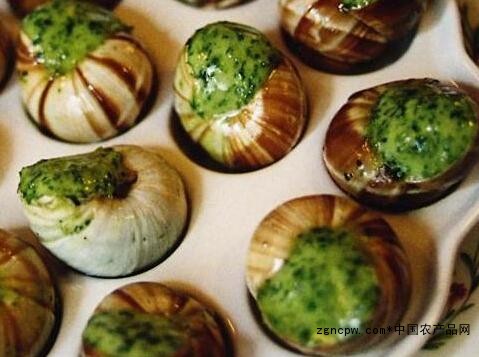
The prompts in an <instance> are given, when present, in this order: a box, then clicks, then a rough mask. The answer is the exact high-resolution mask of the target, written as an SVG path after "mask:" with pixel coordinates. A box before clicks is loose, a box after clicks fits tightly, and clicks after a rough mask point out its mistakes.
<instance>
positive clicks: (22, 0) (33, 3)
mask: <svg viewBox="0 0 479 357" xmlns="http://www.w3.org/2000/svg"><path fill="white" fill-rule="evenodd" d="M49 1H51V0H8V3H9V4H10V6H11V7H12V9H13V10H14V11H15V12H16V13H17V14H18V15H19V16H22V17H23V16H25V15H26V14H29V13H30V12H32V11H33V10H35V8H37V7H38V6H40V5H43V4H46V3H47V2H49ZM85 1H90V2H92V3H95V4H98V5H101V6H104V7H107V8H110V9H111V8H114V7H115V6H116V5H117V4H118V3H119V2H120V0H85Z"/></svg>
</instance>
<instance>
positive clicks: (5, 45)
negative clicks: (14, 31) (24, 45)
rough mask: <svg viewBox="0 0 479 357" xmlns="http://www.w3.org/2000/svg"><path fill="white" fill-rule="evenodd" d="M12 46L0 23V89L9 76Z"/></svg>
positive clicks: (12, 54)
mask: <svg viewBox="0 0 479 357" xmlns="http://www.w3.org/2000/svg"><path fill="white" fill-rule="evenodd" d="M13 57H14V53H13V48H12V42H11V40H10V37H9V34H8V33H7V31H6V29H5V28H4V26H3V25H1V24H0V90H1V89H2V88H3V86H4V85H5V82H6V81H7V79H8V77H9V72H10V70H11V67H12V64H13Z"/></svg>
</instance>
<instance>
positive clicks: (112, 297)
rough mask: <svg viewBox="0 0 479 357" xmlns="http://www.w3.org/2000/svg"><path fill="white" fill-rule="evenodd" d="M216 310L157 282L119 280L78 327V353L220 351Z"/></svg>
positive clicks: (209, 356)
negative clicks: (120, 283)
mask: <svg viewBox="0 0 479 357" xmlns="http://www.w3.org/2000/svg"><path fill="white" fill-rule="evenodd" d="M217 320H218V316H217V315H216V313H214V312H212V311H210V310H209V309H208V308H206V307H205V306H204V305H203V304H202V303H200V302H199V301H197V300H195V299H194V298H192V297H190V296H188V295H185V294H183V293H180V292H177V291H175V290H173V289H171V288H168V287H166V286H165V285H162V284H159V283H149V282H139V283H134V284H130V285H126V286H123V287H121V288H119V289H117V290H115V291H113V292H112V293H111V294H109V295H108V296H107V297H105V298H104V299H103V300H102V302H101V303H100V304H99V305H98V307H97V308H96V310H95V312H94V313H93V316H92V317H91V318H90V320H89V321H88V324H87V326H86V328H85V330H84V331H83V344H82V355H83V356H92V357H93V356H116V357H122V356H165V357H166V356H190V357H223V356H224V357H226V344H225V341H224V339H223V338H224V334H225V333H226V331H222V329H221V327H220V325H219V324H218V321H217Z"/></svg>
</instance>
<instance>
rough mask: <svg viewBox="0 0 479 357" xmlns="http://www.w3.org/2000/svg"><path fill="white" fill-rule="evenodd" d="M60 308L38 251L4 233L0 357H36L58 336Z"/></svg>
mask: <svg viewBox="0 0 479 357" xmlns="http://www.w3.org/2000/svg"><path fill="white" fill-rule="evenodd" d="M58 305H59V302H58V296H57V295H56V292H55V288H54V284H53V281H52V279H51V277H50V274H49V272H48V269H47V268H46V266H45V264H44V263H43V261H42V259H41V258H40V256H39V255H38V253H37V252H36V251H35V249H34V248H33V247H32V246H31V245H30V244H27V243H25V242H23V241H22V240H19V239H17V238H15V237H13V236H12V235H10V234H9V233H7V232H5V231H2V230H0V320H1V322H2V323H0V355H1V356H5V357H17V356H18V357H20V356H26V357H35V356H39V355H40V354H41V353H45V352H46V349H47V348H48V344H49V343H50V340H51V339H52V338H53V335H54V334H55V331H54V330H55V328H56V327H57V323H58V321H57V320H58V318H57V317H56V313H57V312H58V311H57V307H58Z"/></svg>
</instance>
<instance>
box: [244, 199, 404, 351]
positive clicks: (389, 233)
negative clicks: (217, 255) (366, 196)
mask: <svg viewBox="0 0 479 357" xmlns="http://www.w3.org/2000/svg"><path fill="white" fill-rule="evenodd" d="M323 227H328V228H332V229H338V228H347V229H349V230H351V231H354V232H356V233H357V234H358V235H359V236H362V237H363V238H364V240H362V238H361V243H360V246H361V249H362V250H363V251H364V252H365V253H364V254H365V256H367V257H368V259H370V260H371V262H372V264H373V266H374V269H375V271H376V275H377V277H378V282H379V287H380V295H379V296H380V297H379V300H378V302H377V304H376V308H375V311H374V315H373V318H372V320H371V321H370V322H369V324H368V326H374V327H381V326H383V327H384V326H386V327H387V326H388V325H389V326H394V325H395V324H397V323H398V322H399V321H400V319H401V317H402V315H403V314H404V312H405V311H406V308H407V306H408V302H409V297H410V293H411V277H410V269H409V262H408V259H407V257H406V255H405V253H404V251H403V249H402V247H401V244H400V242H399V241H398V239H397V237H396V234H395V233H394V231H393V230H392V229H391V227H390V226H389V224H388V223H387V222H386V221H385V220H384V219H383V218H381V217H380V216H378V215H377V214H376V213H373V212H371V211H368V210H366V209H364V208H363V207H361V206H359V205H357V204H355V203H354V202H352V201H351V200H348V199H345V198H341V197H338V196H332V195H317V196H305V197H301V198H297V199H293V200H291V201H288V202H286V203H284V204H282V205H280V206H279V207H277V208H276V209H275V210H273V211H272V212H271V213H269V214H268V215H267V216H266V218H264V219H263V221H262V222H261V223H260V225H259V226H258V228H257V229H256V231H255V233H254V236H253V238H252V241H251V244H250V248H249V253H248V257H247V270H246V282H247V285H248V289H249V291H250V293H251V295H252V296H253V298H254V299H255V300H256V299H257V297H258V291H259V290H260V288H261V287H262V286H263V285H264V284H265V282H266V281H267V280H268V279H270V278H272V277H273V276H275V274H277V273H278V271H280V270H281V268H282V266H283V264H284V263H285V262H286V261H287V260H288V257H289V256H290V253H291V251H292V249H293V247H294V245H295V243H296V242H297V240H298V239H301V234H302V233H304V232H308V231H311V230H313V229H317V228H323ZM359 236H358V237H356V239H358V241H360V238H359ZM315 273H316V274H321V271H317V272H315ZM298 279H300V278H298ZM295 284H301V281H300V280H297V281H296V283H295ZM298 286H301V285H298ZM315 304H316V305H320V304H321V297H320V295H318V296H317V301H316V303H315ZM260 313H261V314H262V318H263V322H264V323H265V325H266V326H267V328H268V329H270V330H271V332H273V334H277V332H276V331H275V329H274V327H272V324H271V321H269V320H268V319H267V318H266V317H265V315H263V313H262V311H260ZM316 327H321V326H315V328H316ZM324 327H330V326H324ZM315 331H316V330H315ZM277 337H278V338H279V339H280V340H281V341H282V342H283V343H285V344H286V345H287V346H289V347H291V348H293V349H296V350H299V351H301V352H303V353H307V354H312V355H331V354H348V353H352V352H357V351H358V350H363V349H366V348H369V347H371V346H373V345H375V344H377V343H379V342H380V341H381V340H382V339H383V338H384V337H385V336H380V335H367V334H363V335H361V336H358V337H356V338H352V339H346V340H342V341H341V342H338V343H337V344H335V345H334V344H333V345H331V344H328V345H324V346H323V345H316V346H305V345H302V344H299V343H297V342H295V341H293V340H291V339H289V338H288V337H287V336H282V335H277Z"/></svg>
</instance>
